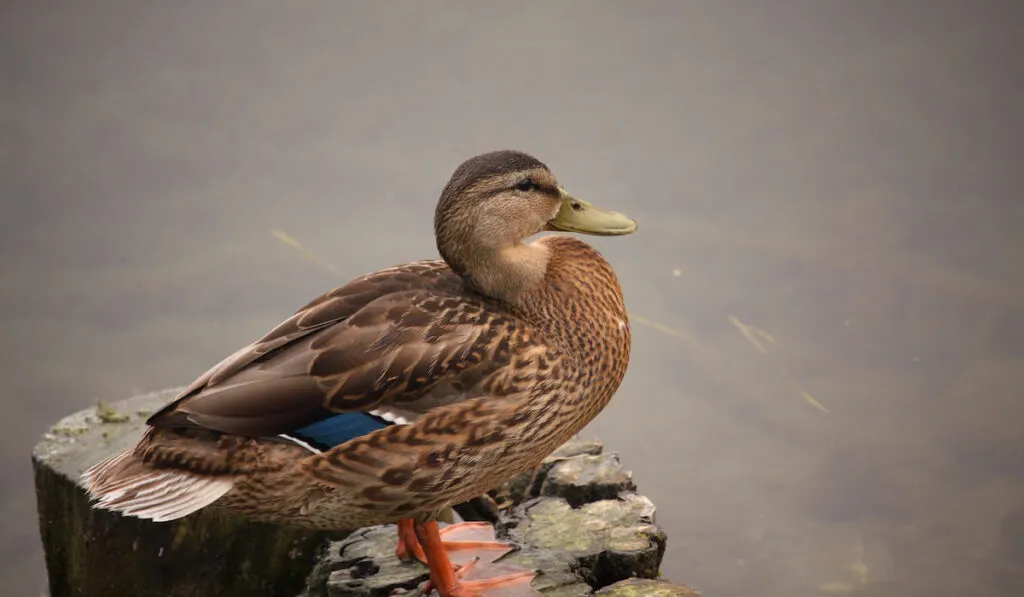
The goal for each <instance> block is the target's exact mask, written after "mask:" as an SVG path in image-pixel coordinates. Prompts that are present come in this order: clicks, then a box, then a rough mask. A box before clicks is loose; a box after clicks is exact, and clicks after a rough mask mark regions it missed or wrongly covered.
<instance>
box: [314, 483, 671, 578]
mask: <svg viewBox="0 0 1024 597" xmlns="http://www.w3.org/2000/svg"><path fill="white" fill-rule="evenodd" d="M653 515H654V506H653V504H651V502H650V500H648V499H647V498H645V497H643V496H640V495H637V494H635V493H623V494H622V495H621V496H619V497H618V498H616V499H613V500H601V501H597V502H592V503H590V504H585V505H583V506H582V507H580V508H573V507H572V506H570V505H569V503H568V502H567V501H566V500H565V499H563V498H555V497H540V498H535V499H533V500H530V501H528V502H527V503H525V504H522V505H520V506H519V507H517V508H515V509H514V510H512V511H506V512H504V513H503V514H502V516H501V520H500V522H499V524H498V525H497V527H496V531H497V534H498V538H499V539H501V540H503V541H508V542H510V543H512V544H513V545H515V546H516V547H517V549H516V551H513V552H511V553H509V554H508V555H506V556H505V557H503V558H501V559H500V560H498V562H497V563H498V564H501V565H509V566H514V567H519V568H525V569H528V570H534V571H537V572H538V575H537V578H535V579H534V580H533V587H534V588H535V589H537V590H538V591H540V592H541V593H542V594H544V595H546V596H551V597H576V596H584V595H591V594H593V593H592V592H593V589H594V588H599V587H604V586H607V585H609V584H612V583H614V582H616V581H620V580H623V579H628V578H631V577H647V578H653V577H656V576H657V574H658V566H659V565H660V564H661V558H662V556H663V555H664V552H665V534H664V533H663V532H662V531H661V530H660V529H659V528H658V527H657V526H655V525H654V521H653ZM395 542H396V532H395V527H394V525H385V526H378V527H372V528H369V529H363V530H361V531H358V532H357V533H353V534H352V535H350V536H349V537H348V538H347V539H345V540H344V541H341V542H338V543H334V544H332V545H331V547H330V548H329V551H328V556H327V557H326V558H325V559H324V560H322V561H321V564H320V565H319V566H318V568H317V572H316V573H314V575H312V576H311V577H310V583H309V587H308V588H307V593H306V597H371V596H372V597H384V596H389V595H397V594H401V593H402V592H405V591H409V590H411V589H413V588H415V587H418V586H419V585H420V584H421V583H423V582H424V581H426V580H427V569H426V567H425V566H423V565H421V564H419V563H410V564H406V563H402V562H401V561H399V560H398V558H397V557H395V555H394V554H395ZM669 594H674V593H669Z"/></svg>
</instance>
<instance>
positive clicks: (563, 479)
mask: <svg viewBox="0 0 1024 597" xmlns="http://www.w3.org/2000/svg"><path fill="white" fill-rule="evenodd" d="M635 490H636V485H635V484H634V483H633V474H632V473H631V472H630V471H628V470H626V469H625V468H623V467H622V463H621V462H619V457H618V455H617V454H596V455H591V454H583V455H580V456H576V457H575V458H566V459H563V460H560V461H558V462H555V463H553V464H552V466H551V469H550V470H549V471H548V473H547V475H546V476H545V477H544V479H543V482H542V483H541V487H540V495H542V496H552V497H560V498H564V499H565V500H566V501H567V502H569V504H570V505H571V506H573V507H579V506H582V505H583V504H589V503H591V502H597V501H600V500H610V499H615V498H616V497H618V495H619V494H620V493H622V492H624V491H635Z"/></svg>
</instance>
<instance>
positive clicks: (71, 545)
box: [32, 390, 327, 597]
mask: <svg viewBox="0 0 1024 597" xmlns="http://www.w3.org/2000/svg"><path fill="white" fill-rule="evenodd" d="M176 393H177V392H176V391H175V390H168V391H163V392H157V393H153V394H147V395H143V396H137V397H134V398H130V399H128V400H125V401H123V402H118V403H115V404H113V405H109V406H108V405H102V406H101V407H98V408H92V409H88V410H85V411H82V412H79V413H76V414H73V415H71V416H69V417H66V418H64V419H62V420H61V421H60V422H59V423H57V424H56V425H54V426H53V427H52V428H51V429H50V431H49V432H48V433H47V434H46V435H45V436H44V438H43V440H42V441H40V442H39V444H37V445H36V447H35V450H34V451H33V453H32V464H33V468H34V469H35V479H36V499H37V502H38V508H39V529H40V533H41V535H42V539H43V548H44V550H45V553H46V568H47V571H48V574H49V578H50V597H70V596H79V597H93V596H96V597H110V596H113V595H125V596H128V595H130V596H131V597H149V596H152V597H186V596H189V597H192V596H206V595H217V596H222V597H234V596H238V597H242V596H245V597H259V596H263V595H266V596H268V597H269V596H274V597H279V596H282V595H287V596H290V595H295V594H296V593H299V592H300V591H301V590H302V588H303V586H304V584H305V580H306V576H307V575H308V573H309V570H310V569H311V568H312V566H313V564H314V563H315V561H316V558H317V556H318V555H319V554H320V552H321V549H322V548H323V546H324V545H325V544H326V541H327V536H326V535H325V534H323V533H314V532H310V531H305V530H299V529H286V528H281V527H277V526H273V525H267V524H260V523H255V522H250V521H248V520H245V519H242V518H238V517H233V516H228V515H224V514H220V513H217V512H215V511H213V510H202V511H200V512H197V513H195V514H193V515H191V516H187V517H185V518H183V519H181V520H178V521H174V522H170V523H161V524H155V523H152V522H149V521H145V520H139V519H137V518H130V517H122V516H120V515H118V514H115V513H112V512H106V511H101V510H94V509H92V508H91V507H90V506H89V500H88V497H87V496H86V493H85V491H84V489H83V488H82V487H81V486H80V484H79V476H80V475H81V474H82V472H83V471H84V470H85V469H87V468H88V467H90V466H92V465H93V464H95V463H96V462H99V461H100V460H102V459H103V458H105V457H106V456H108V455H110V454H112V453H113V452H114V451H116V450H120V449H123V448H126V447H128V446H130V445H132V444H134V443H135V442H136V441H138V439H139V437H140V435H141V433H142V429H143V424H144V421H145V419H146V417H147V416H148V414H149V413H150V412H152V411H154V410H155V409H157V408H159V407H161V406H163V405H164V404H165V403H166V402H168V401H169V400H171V399H172V398H173V397H174V395H175V394H176Z"/></svg>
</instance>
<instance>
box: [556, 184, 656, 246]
mask: <svg viewBox="0 0 1024 597" xmlns="http://www.w3.org/2000/svg"><path fill="white" fill-rule="evenodd" d="M561 193H562V206H561V207H560V208H559V210H558V215H556V216H555V217H554V218H553V219H551V220H550V221H549V222H548V224H547V226H546V227H545V229H546V230H561V231H563V232H578V233H580V234H594V235H597V236H622V235H624V234H632V233H634V232H636V222H634V221H633V220H630V219H629V218H627V217H626V216H624V215H622V214H620V213H618V212H615V211H608V210H604V209H601V208H600V207H597V206H595V205H591V204H589V203H587V202H586V201H583V200H582V199H577V198H575V197H573V196H572V195H570V194H569V193H567V192H566V191H565V189H561Z"/></svg>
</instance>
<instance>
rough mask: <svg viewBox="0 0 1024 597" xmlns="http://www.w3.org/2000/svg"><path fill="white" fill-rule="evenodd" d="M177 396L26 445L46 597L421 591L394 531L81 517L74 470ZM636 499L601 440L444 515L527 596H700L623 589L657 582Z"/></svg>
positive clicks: (647, 517) (61, 429) (357, 595)
mask: <svg viewBox="0 0 1024 597" xmlns="http://www.w3.org/2000/svg"><path fill="white" fill-rule="evenodd" d="M176 392H177V390H167V391H163V392H157V393H153V394H147V395H144V396H137V397H134V398H130V399H128V400H125V401H123V402H118V403H115V404H113V405H106V404H101V405H100V406H98V407H97V408H92V409H87V410H85V411H82V412H79V413H76V414H74V415H71V416H69V417H67V418H65V419H63V420H61V421H60V422H59V423H57V424H56V425H54V427H53V428H51V430H50V431H49V432H48V433H47V434H46V435H45V436H44V438H43V440H42V441H40V443H39V444H38V445H37V446H36V448H35V450H34V452H33V465H34V468H35V474H36V493H37V499H38V503H39V523H40V532H41V534H42V537H43V546H44V549H45V552H46V564H47V569H48V571H49V576H50V595H51V597H69V596H81V597H92V596H104V597H106V596H109V595H131V596H132V597H149V596H153V597H156V596H160V597H185V596H196V597H198V596H207V595H210V596H214V595H215V596H218V597H235V596H238V597H241V596H243V595H244V596H245V597H260V596H264V595H265V596H268V597H269V596H274V597H295V596H296V595H304V597H370V596H373V597H380V596H387V595H397V594H403V593H404V594H416V593H417V592H418V591H419V590H420V589H419V588H420V587H421V586H422V584H423V582H424V581H425V580H426V579H427V569H426V567H425V566H423V565H422V564H419V563H417V562H413V563H403V562H400V561H399V560H398V559H397V558H396V557H395V555H394V553H395V542H396V532H395V527H394V525H383V526H377V527H370V528H366V529H360V530H358V531H356V532H354V533H352V534H350V535H348V536H347V537H344V538H343V539H342V540H340V541H335V542H333V543H328V535H327V534H325V533H316V532H310V531H306V530H301V529H291V528H282V527H278V526H274V525H267V524H261V523H255V522H250V521H248V520H246V519H243V518H239V517H233V516H229V515H225V514H222V513H218V512H216V511H214V510H209V509H208V510H203V511H200V512H197V513H196V514H193V515H191V516H188V517H186V518H183V519H181V520H179V521H175V522H171V523H160V524H157V523H152V522H148V521H144V520H139V519H136V518H130V517H122V516H120V515H118V514H115V513H111V512H106V511H100V510H93V509H92V508H90V506H89V503H88V498H87V496H86V494H85V491H84V490H83V488H82V487H81V486H80V485H79V477H80V475H81V473H82V472H83V471H84V470H85V469H86V468H88V467H89V466H91V465H93V464H95V463H96V462H99V461H100V460H102V459H103V458H105V457H106V456H108V455H110V454H112V453H113V452H115V451H116V450H120V449H123V448H125V447H128V446H130V445H132V444H133V443H134V442H136V441H137V440H138V438H139V436H140V435H141V433H142V430H143V426H144V421H145V419H146V417H147V416H148V415H149V414H150V413H151V412H152V411H154V410H156V409H157V408H159V407H161V406H163V405H164V404H165V403H166V402H167V401H168V400H170V399H172V398H173V397H174V395H175V394H176ZM635 490H636V486H635V485H634V484H633V481H632V476H631V474H630V472H629V471H628V470H626V469H624V468H623V467H622V464H621V463H620V462H619V459H618V457H617V456H615V455H614V454H605V453H604V452H603V448H602V446H601V444H600V442H597V441H594V440H591V441H580V440H573V441H570V442H568V443H567V444H565V445H564V446H563V447H562V448H560V449H559V450H558V451H557V452H555V453H554V454H552V455H551V456H550V457H548V458H547V459H546V460H545V461H544V462H543V463H542V464H541V466H539V467H538V468H537V470H535V471H532V472H529V473H525V474H523V475H520V476H518V477H516V478H514V479H512V480H510V481H509V482H508V483H506V484H505V485H504V486H503V487H501V488H498V489H496V490H495V491H492V492H491V493H490V494H489V496H482V497H481V498H478V499H476V500H473V501H471V502H469V503H467V504H460V505H459V506H457V507H456V508H455V510H456V512H458V514H459V515H460V516H461V518H463V519H466V520H486V521H489V522H492V523H495V528H496V531H497V533H498V537H499V538H500V539H502V540H505V541H508V542H510V543H512V544H513V545H516V546H517V548H518V549H516V550H515V551H513V552H511V553H509V554H507V555H506V556H505V557H504V558H502V559H501V560H499V562H498V564H508V565H512V566H519V567H525V568H528V569H531V570H536V571H537V572H538V575H537V578H536V579H534V581H533V586H534V587H535V588H536V589H538V590H539V591H541V592H542V593H543V594H545V595H548V596H550V597H577V596H579V597H582V596H586V595H595V594H600V595H608V596H619V595H622V596H630V595H665V596H676V595H680V596H687V597H689V596H693V595H699V594H698V593H694V592H692V590H690V589H688V588H687V587H683V586H681V585H671V584H669V583H664V582H661V581H657V582H655V581H650V582H646V581H645V582H641V581H639V580H637V579H636V578H634V577H640V578H649V579H653V578H655V577H657V575H658V566H659V565H660V563H661V559H662V556H663V554H664V550H665V534H664V533H663V532H662V531H661V530H660V529H659V528H658V527H657V526H656V525H655V523H654V506H653V504H651V502H650V501H649V500H648V499H647V498H645V497H643V496H641V495H638V494H637V493H636V492H635ZM334 538H335V539H339V538H340V536H335V537H334ZM627 579H632V580H627ZM595 591H599V592H598V593H595ZM609 591H611V592H609ZM687 591H690V592H687ZM410 592H411V593H410Z"/></svg>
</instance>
